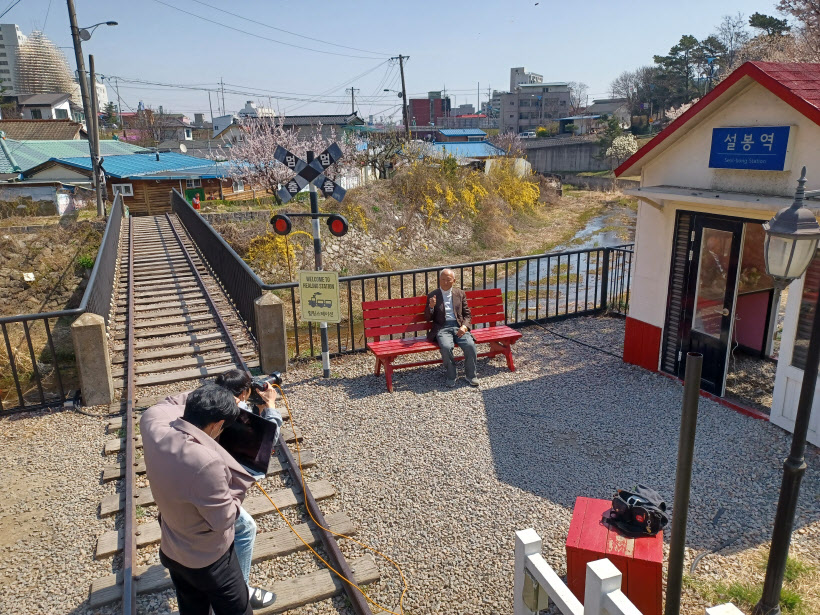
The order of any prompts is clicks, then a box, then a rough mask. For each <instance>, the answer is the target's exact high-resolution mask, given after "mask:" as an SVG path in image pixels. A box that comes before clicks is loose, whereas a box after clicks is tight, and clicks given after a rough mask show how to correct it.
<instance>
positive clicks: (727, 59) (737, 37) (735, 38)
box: [713, 12, 751, 73]
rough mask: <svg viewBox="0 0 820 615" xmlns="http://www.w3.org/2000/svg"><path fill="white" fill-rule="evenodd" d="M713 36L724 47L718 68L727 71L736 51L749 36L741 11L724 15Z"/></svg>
mask: <svg viewBox="0 0 820 615" xmlns="http://www.w3.org/2000/svg"><path fill="white" fill-rule="evenodd" d="M713 36H714V37H715V38H716V39H717V40H718V41H720V43H721V44H722V45H723V48H724V54H725V56H724V57H723V59H722V62H721V63H720V69H721V71H722V72H725V73H728V72H730V71H731V69H732V68H733V67H734V66H735V60H736V57H737V53H738V51H739V50H740V49H741V48H742V47H743V46H744V45H745V44H746V43H748V42H749V39H750V38H751V37H750V35H749V31H748V30H747V29H746V21H745V18H744V16H743V13H740V12H739V13H738V14H737V15H724V16H723V18H722V19H721V22H720V25H718V27H717V30H716V31H715V33H714V35H713Z"/></svg>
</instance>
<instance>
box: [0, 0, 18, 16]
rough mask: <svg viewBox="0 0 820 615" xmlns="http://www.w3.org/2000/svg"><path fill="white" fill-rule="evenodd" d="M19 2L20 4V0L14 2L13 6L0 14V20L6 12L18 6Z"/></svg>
mask: <svg viewBox="0 0 820 615" xmlns="http://www.w3.org/2000/svg"><path fill="white" fill-rule="evenodd" d="M20 2H22V0H17V1H16V2H15V3H14V4H12V5H11V6H10V7H9V8H7V9H6V10H5V11H3V12H2V13H0V18H2V17H3V16H4V15H5V14H6V13H8V12H9V11H10V10H11V9H13V8H14V7H15V6H17V5H18V4H20Z"/></svg>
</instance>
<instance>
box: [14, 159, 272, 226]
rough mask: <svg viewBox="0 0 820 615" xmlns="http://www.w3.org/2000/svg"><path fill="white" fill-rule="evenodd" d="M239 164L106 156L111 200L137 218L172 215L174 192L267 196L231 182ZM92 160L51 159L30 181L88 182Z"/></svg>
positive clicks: (226, 197)
mask: <svg viewBox="0 0 820 615" xmlns="http://www.w3.org/2000/svg"><path fill="white" fill-rule="evenodd" d="M233 164H235V163H231V162H216V161H213V160H205V159H203V158H197V157H194V156H188V155H186V154H182V153H178V152H155V151H152V152H145V153H135V154H132V155H128V156H110V157H108V158H106V157H105V156H103V161H102V169H103V172H104V173H105V177H106V188H107V190H108V191H109V192H108V198H109V200H112V199H113V198H114V196H115V195H116V194H121V195H122V197H123V202H124V203H125V205H127V206H128V208H129V211H130V212H131V213H132V214H134V215H145V214H147V215H157V214H164V213H166V212H169V211H171V192H172V191H173V190H177V191H179V193H180V194H182V195H184V196H185V197H186V198H188V199H189V200H190V199H192V198H193V196H194V195H195V194H198V195H199V198H200V200H201V201H206V200H212V199H224V200H248V199H253V198H256V197H259V196H264V195H265V194H267V193H266V192H265V191H264V190H259V189H257V188H255V187H253V186H250V185H248V186H246V185H245V184H244V182H242V181H233V179H231V172H230V171H231V166H232V165H233ZM90 179H91V159H90V158H88V157H85V156H78V157H64V158H52V159H50V160H46V161H44V162H42V163H41V164H39V165H37V166H36V167H33V168H31V169H29V170H28V171H27V172H26V173H25V182H24V183H26V182H41V181H47V180H48V181H59V182H62V183H63V184H74V183H81V182H89V181H90Z"/></svg>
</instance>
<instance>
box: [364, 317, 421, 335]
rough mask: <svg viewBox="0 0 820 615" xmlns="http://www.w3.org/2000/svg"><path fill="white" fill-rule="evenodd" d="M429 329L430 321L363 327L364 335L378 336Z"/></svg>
mask: <svg viewBox="0 0 820 615" xmlns="http://www.w3.org/2000/svg"><path fill="white" fill-rule="evenodd" d="M429 329H430V323H429V322H427V321H422V322H417V323H412V324H406V325H392V326H387V327H375V328H372V329H371V328H368V327H365V337H375V338H379V337H381V336H382V335H401V334H402V333H415V332H416V331H427V330H429Z"/></svg>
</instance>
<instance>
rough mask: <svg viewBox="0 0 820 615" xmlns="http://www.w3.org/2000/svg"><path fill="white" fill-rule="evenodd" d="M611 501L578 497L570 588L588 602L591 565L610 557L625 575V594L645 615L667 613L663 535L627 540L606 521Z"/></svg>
mask: <svg viewBox="0 0 820 615" xmlns="http://www.w3.org/2000/svg"><path fill="white" fill-rule="evenodd" d="M611 507H612V502H611V501H608V500H595V499H592V498H577V499H576V500H575V509H574V510H573V511H572V521H571V522H570V524H569V534H567V585H569V588H570V590H571V591H572V593H573V594H575V597H576V598H578V600H580V601H581V602H583V601H584V585H585V582H586V575H587V570H586V568H587V564H588V563H589V562H594V561H595V560H599V559H603V558H605V557H606V558H608V559H609V561H611V562H612V563H613V564H615V567H616V568H618V570H620V571H621V574H623V581H622V583H621V591H623V592H624V593H625V594H626V595H627V597H628V598H629V599H630V600H631V601H632V603H633V604H634V605H635V606H636V607H637V608H638V610H639V611H640V612H641V613H642V614H643V615H660V614H661V612H662V611H663V593H662V592H663V587H662V581H663V532H659V533H658V534H656V535H654V536H646V537H644V538H626V537H624V536H623V535H621V534H620V533H618V531H617V530H615V529H614V528H613V529H610V527H609V526H608V525H607V524H605V523H604V522H603V521H602V516H603V514H604V513H605V512H606V511H608V510H609V509H610V508H611Z"/></svg>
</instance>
